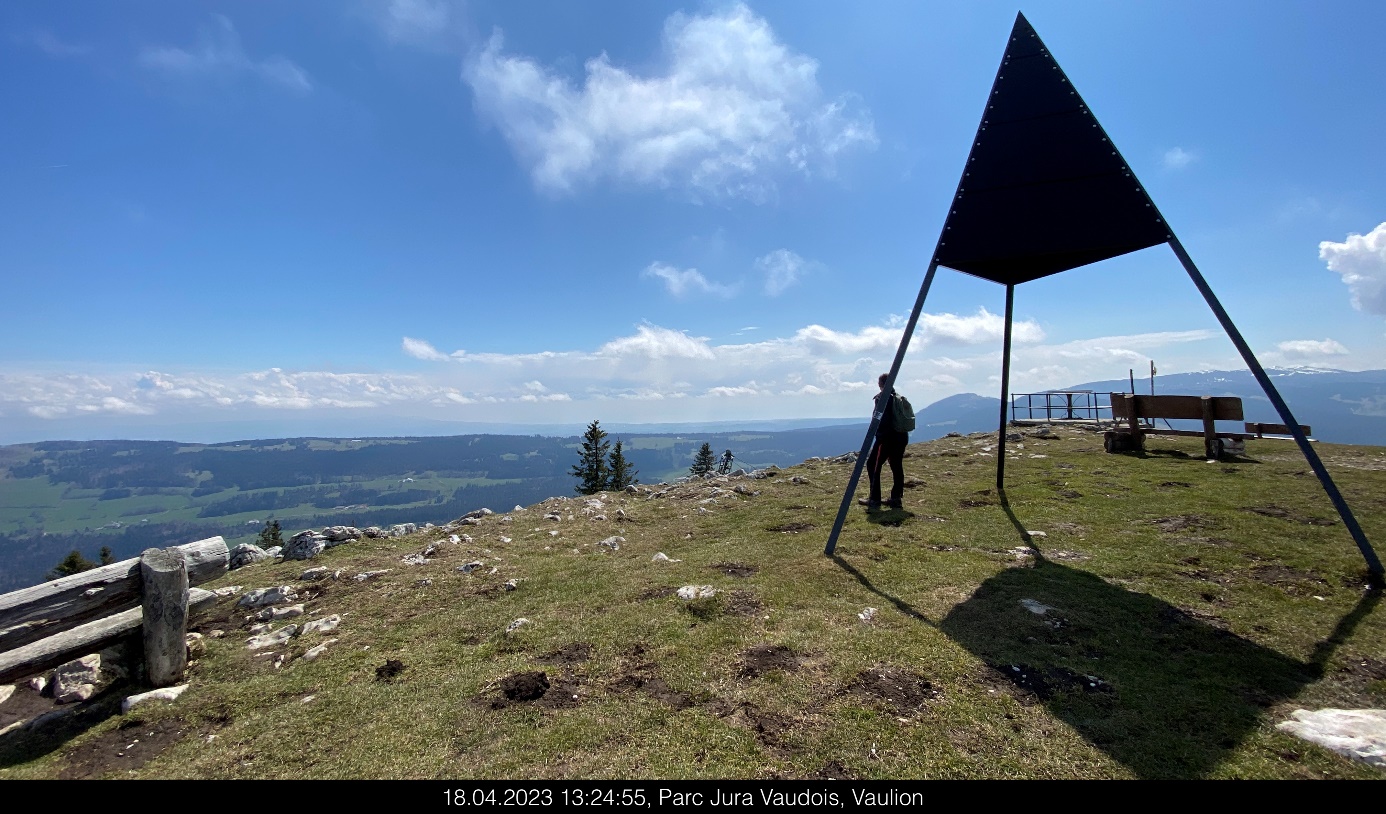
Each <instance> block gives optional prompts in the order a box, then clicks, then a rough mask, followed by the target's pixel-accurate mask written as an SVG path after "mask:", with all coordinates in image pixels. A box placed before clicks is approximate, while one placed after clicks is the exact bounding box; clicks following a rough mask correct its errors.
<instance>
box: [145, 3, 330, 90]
mask: <svg viewBox="0 0 1386 814" xmlns="http://www.w3.org/2000/svg"><path fill="white" fill-rule="evenodd" d="M212 21H213V25H212V27H211V28H210V29H203V30H202V31H201V32H200V35H199V38H198V39H199V43H198V45H197V47H196V48H195V49H193V50H188V49H185V48H175V47H172V46H148V47H146V48H144V49H143V50H141V51H140V57H139V61H140V64H141V65H144V66H145V67H147V68H152V69H155V70H160V71H164V72H165V73H168V74H174V75H180V76H216V75H222V76H225V75H236V74H249V75H252V76H257V77H259V78H260V79H262V80H264V81H267V82H271V83H273V84H276V85H280V86H281V87H284V88H287V89H289V90H292V91H295V92H297V93H307V92H309V91H311V90H312V89H313V82H312V80H311V79H310V78H309V77H308V72H307V71H305V70H303V69H302V68H300V67H299V66H298V65H297V64H295V63H294V62H292V61H291V60H289V59H286V58H285V57H282V56H270V57H265V58H263V59H254V58H252V57H250V56H249V55H248V54H246V52H245V50H244V49H243V48H241V38H240V35H239V34H237V33H236V27H235V25H233V24H232V23H231V20H229V19H228V18H226V17H223V16H222V15H220V14H214V15H212Z"/></svg>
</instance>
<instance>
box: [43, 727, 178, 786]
mask: <svg viewBox="0 0 1386 814" xmlns="http://www.w3.org/2000/svg"><path fill="white" fill-rule="evenodd" d="M195 730H196V727H194V726H192V725H190V724H188V723H187V722H186V721H183V720H180V719H176V718H171V719H165V720H162V721H156V722H155V723H152V724H146V723H145V722H144V721H142V720H139V719H132V720H129V721H125V722H124V723H122V724H121V725H120V726H119V727H117V728H116V729H113V730H111V731H109V732H105V733H102V734H101V735H98V736H97V737H94V738H91V739H90V740H87V741H85V742H83V743H82V744H81V745H80V746H78V747H77V748H75V749H73V750H72V751H71V752H69V753H67V754H66V755H65V756H64V757H63V761H62V763H63V768H62V770H61V771H59V772H58V777H59V778H60V779H62V780H89V779H93V778H98V777H105V776H107V775H109V774H111V773H113V772H118V773H124V772H127V771H131V770H134V769H138V768H140V767H141V766H143V765H145V764H146V763H148V762H149V761H151V760H153V759H154V758H156V757H158V756H159V755H160V754H162V753H163V752H164V750H165V749H168V748H169V747H170V746H172V745H173V744H175V743H177V742H178V741H180V740H182V739H183V738H184V737H185V736H186V735H187V734H188V733H190V732H193V731H195Z"/></svg>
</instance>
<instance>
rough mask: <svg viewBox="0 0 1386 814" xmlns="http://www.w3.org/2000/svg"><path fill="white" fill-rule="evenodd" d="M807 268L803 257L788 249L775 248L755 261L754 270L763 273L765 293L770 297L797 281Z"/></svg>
mask: <svg viewBox="0 0 1386 814" xmlns="http://www.w3.org/2000/svg"><path fill="white" fill-rule="evenodd" d="M807 269H808V263H807V262H806V261H805V260H804V258H802V257H800V256H799V255H797V254H795V253H794V252H791V251H790V250H788V249H776V250H775V251H773V252H770V253H769V254H767V255H765V256H764V257H762V258H760V259H759V260H757V261H756V270H757V271H759V272H760V273H761V274H763V275H765V293H766V294H768V295H770V296H771V297H777V296H779V295H780V294H781V293H783V292H784V290H785V289H787V288H789V287H790V286H792V285H794V284H795V283H796V282H798V281H799V278H800V277H801V276H802V275H803V274H804V272H805V271H806V270H807Z"/></svg>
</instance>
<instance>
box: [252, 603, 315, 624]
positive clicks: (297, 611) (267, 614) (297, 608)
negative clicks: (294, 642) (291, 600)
mask: <svg viewBox="0 0 1386 814" xmlns="http://www.w3.org/2000/svg"><path fill="white" fill-rule="evenodd" d="M302 615H303V605H302V604H298V605H289V606H288V607H285V608H265V609H264V610H262V611H260V612H259V613H258V614H256V615H255V618H256V619H258V620H259V621H261V622H277V621H279V620H280V619H292V618H293V617H295V616H302Z"/></svg>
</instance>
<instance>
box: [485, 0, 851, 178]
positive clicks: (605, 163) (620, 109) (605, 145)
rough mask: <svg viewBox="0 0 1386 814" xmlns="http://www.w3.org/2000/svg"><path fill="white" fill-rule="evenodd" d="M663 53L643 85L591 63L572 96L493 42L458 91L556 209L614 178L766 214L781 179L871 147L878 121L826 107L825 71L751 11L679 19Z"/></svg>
mask: <svg viewBox="0 0 1386 814" xmlns="http://www.w3.org/2000/svg"><path fill="white" fill-rule="evenodd" d="M663 50H664V57H663V60H662V65H661V66H660V67H659V68H658V69H656V70H653V71H650V72H648V73H647V74H644V75H640V74H637V73H635V72H633V71H630V70H627V69H625V68H622V67H619V66H616V65H613V64H612V63H611V60H610V59H609V58H608V57H607V55H606V54H601V55H599V56H596V57H594V58H592V59H590V60H588V61H587V63H586V65H585V76H584V78H583V80H582V82H581V84H580V85H578V84H575V83H573V82H572V81H570V80H569V79H568V78H566V77H564V76H562V75H561V74H560V73H559V72H558V71H556V70H554V69H550V68H548V67H545V66H544V65H542V64H540V63H539V62H538V61H536V60H534V59H531V58H529V57H525V56H519V55H512V54H507V53H505V52H504V41H503V38H502V35H501V33H500V32H499V31H498V32H496V33H495V34H494V35H493V36H492V37H491V38H490V40H489V41H488V42H487V43H486V45H485V46H484V47H482V48H481V49H479V50H478V51H477V52H476V53H474V54H473V55H472V56H471V57H470V58H469V59H468V60H467V62H466V65H465V68H464V71H463V78H464V80H465V81H466V82H467V83H468V84H469V85H470V86H471V88H472V91H473V94H474V101H475V106H476V110H477V112H478V114H479V115H480V116H481V117H482V118H483V119H485V120H487V121H489V122H491V123H493V124H494V125H495V126H496V127H497V129H498V130H499V131H500V132H501V134H502V135H503V136H504V138H505V139H506V141H507V142H508V143H509V145H510V147H511V149H512V150H513V151H514V153H515V154H516V156H517V158H518V159H519V160H520V161H521V162H522V163H523V164H524V165H525V166H526V168H527V169H528V170H529V173H530V176H531V178H532V180H533V182H534V185H535V186H536V187H537V188H539V189H540V190H542V191H544V192H546V193H549V194H555V195H561V194H569V193H572V192H574V191H575V190H576V189H577V188H579V187H580V186H582V185H584V184H588V183H591V182H594V181H597V180H599V179H605V178H610V179H615V180H618V181H621V182H626V183H631V184H636V185H641V186H653V187H660V188H665V187H682V188H685V189H687V190H690V191H692V192H694V193H695V194H698V195H703V194H706V195H711V196H713V197H741V198H745V199H748V200H753V201H764V200H767V199H769V198H770V197H771V196H772V195H773V193H774V190H775V188H776V178H777V177H778V176H780V175H781V174H783V173H785V172H787V171H788V172H800V173H820V174H831V173H832V172H833V167H834V161H835V159H836V157H837V156H838V155H839V154H841V153H843V152H845V151H848V150H851V149H855V148H872V147H874V146H875V145H876V135H875V128H874V125H873V124H872V121H871V117H870V114H869V113H868V112H866V111H865V110H863V109H861V108H860V105H859V104H857V103H855V102H854V101H853V100H852V99H850V98H846V97H844V98H841V99H834V100H827V101H825V100H824V98H823V93H822V90H821V89H820V88H819V85H818V79H817V73H818V63H817V62H816V61H815V60H813V59H812V58H810V57H807V56H804V55H802V54H798V53H795V52H794V51H792V50H791V49H790V48H788V47H787V46H785V45H784V44H782V43H781V42H779V40H778V39H777V38H776V36H775V32H774V31H773V30H772V29H771V28H770V25H769V23H767V22H766V21H765V20H764V19H762V18H760V17H757V16H756V15H755V14H754V13H753V12H751V10H750V9H748V8H747V7H746V6H744V5H739V4H738V5H735V6H732V7H730V8H728V9H726V10H725V11H721V12H714V13H711V14H709V15H707V16H693V17H690V16H687V15H684V14H682V13H677V14H674V15H673V16H671V17H669V19H668V20H667V21H666V22H665V26H664V35H663Z"/></svg>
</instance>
